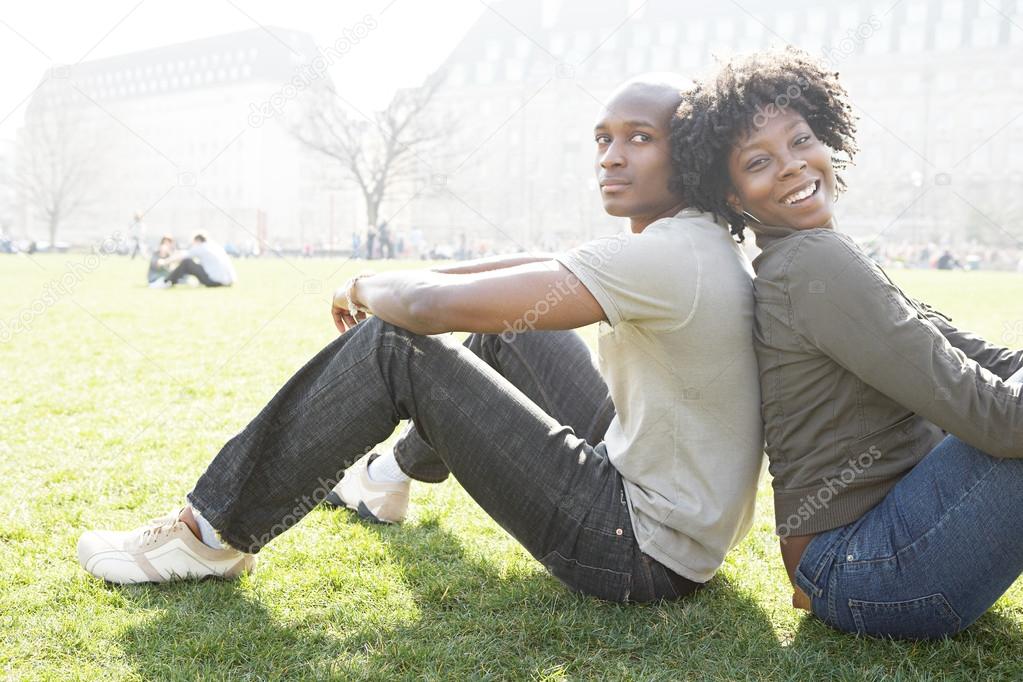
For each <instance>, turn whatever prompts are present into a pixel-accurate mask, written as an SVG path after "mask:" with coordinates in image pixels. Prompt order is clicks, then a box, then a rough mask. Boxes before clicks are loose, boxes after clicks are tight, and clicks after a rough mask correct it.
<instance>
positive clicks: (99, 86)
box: [0, 0, 1023, 264]
mask: <svg viewBox="0 0 1023 682" xmlns="http://www.w3.org/2000/svg"><path fill="white" fill-rule="evenodd" d="M438 20H443V18H442V17H439V18H438ZM785 44H793V45H797V46H800V47H802V48H804V49H806V50H808V51H810V52H811V53H813V54H815V55H818V56H819V57H820V58H821V59H823V60H825V61H826V62H827V63H829V64H830V65H831V66H833V68H835V69H836V70H837V71H840V72H841V74H842V76H843V78H844V81H845V83H846V85H847V87H848V89H849V91H850V95H851V98H852V101H853V103H854V107H855V109H856V112H857V113H858V114H859V116H860V146H861V149H862V152H861V154H860V156H859V157H858V159H857V165H856V166H855V167H854V168H852V169H850V170H849V171H847V173H846V179H847V181H848V183H849V186H850V188H851V189H850V191H849V193H848V195H847V196H846V197H845V199H844V200H843V203H842V209H841V218H842V222H843V229H845V230H847V231H849V232H850V233H852V234H853V235H854V236H856V237H857V238H858V239H860V240H861V241H864V242H868V243H875V244H876V248H877V249H878V250H879V253H880V252H884V254H883V255H886V256H887V257H889V258H896V259H899V260H904V261H906V262H907V263H914V262H916V261H920V260H921V259H927V258H932V257H933V256H935V255H937V251H938V250H939V249H941V248H943V247H945V246H957V247H959V246H963V245H967V244H969V245H970V247H969V248H971V249H973V250H977V251H985V255H984V258H985V261H991V262H992V263H994V264H998V262H999V259H1000V255H999V253H1000V252H1003V251H1004V252H1005V254H1006V255H1005V258H1004V260H1005V261H1006V264H1008V262H1009V261H1010V260H1011V261H1012V263H1013V264H1015V262H1016V261H1018V256H1011V255H1009V252H1010V251H1012V250H1013V249H1019V248H1020V247H1021V243H1020V238H1021V235H1023V213H1021V210H1020V209H1021V206H1020V198H1019V197H1020V191H1019V190H1020V187H1021V185H1020V182H1021V181H1023V156H1020V155H1017V154H1015V153H1013V151H1014V150H1015V149H1017V148H1023V146H1021V143H1023V0H899V1H896V0H841V1H840V0H818V2H815V3H812V4H810V5H807V6H805V7H797V6H794V5H791V4H787V3H778V2H771V1H768V0H743V1H742V2H741V3H735V2H728V3H717V4H714V3H707V2H697V1H695V0H649V1H647V2H638V1H635V0H634V1H631V2H620V1H618V2H615V1H612V0H593V1H589V2H584V1H583V0H503V1H499V2H492V3H489V5H488V7H487V9H485V10H484V11H482V13H481V15H480V18H479V20H478V21H477V22H476V24H475V25H474V26H473V27H472V28H471V29H470V30H469V31H468V32H467V34H466V35H465V36H464V37H463V39H462V40H461V41H460V42H459V43H458V44H457V45H454V46H453V48H452V50H451V52H450V55H449V56H448V58H447V59H446V60H445V61H444V63H443V64H441V65H439V68H438V69H437V75H438V76H442V77H443V79H444V81H443V82H444V84H443V86H442V88H441V89H440V90H439V91H438V93H437V94H436V96H435V97H434V98H433V101H432V103H431V106H430V108H429V110H428V113H427V115H426V116H425V118H424V121H423V123H424V125H428V127H429V128H430V129H431V131H432V133H433V134H434V137H435V138H436V144H434V145H432V146H430V147H428V148H423V149H421V150H417V152H416V153H415V155H414V156H415V166H416V170H417V173H416V176H415V179H414V180H413V181H411V182H407V183H402V184H400V185H396V186H394V187H392V188H390V189H389V192H388V195H387V197H386V198H385V199H384V201H383V204H382V207H381V211H380V215H381V220H386V221H387V222H388V223H389V225H390V229H391V230H392V232H393V233H394V234H395V235H397V236H398V237H400V238H401V240H402V242H403V243H404V244H406V245H414V246H415V248H414V249H412V250H411V251H412V252H413V255H419V254H420V253H423V252H426V251H428V250H429V249H430V248H433V247H437V248H438V249H439V251H438V252H439V253H463V254H468V253H473V254H475V253H479V252H486V251H508V250H515V249H534V248H547V249H556V248H561V247H564V246H567V245H569V244H571V243H575V242H578V241H579V240H580V239H584V238H587V237H592V236H595V235H597V234H603V233H607V232H610V231H613V230H615V229H618V228H619V227H620V223H618V222H617V221H615V220H613V219H610V218H608V217H607V216H605V215H604V214H603V211H602V210H601V205H600V201H599V196H598V193H597V185H596V181H595V177H594V172H593V162H594V143H593V139H592V134H591V128H592V123H593V121H594V120H595V117H596V115H597V113H598V111H599V110H600V108H601V106H602V102H603V101H605V100H606V98H607V97H608V95H609V94H610V93H611V91H612V89H613V88H614V87H615V85H616V84H618V83H619V82H620V81H622V80H623V79H625V78H627V77H628V76H631V75H635V74H640V73H643V72H649V71H674V72H680V73H682V74H684V75H686V76H689V77H697V76H699V75H701V74H703V73H704V72H705V71H706V70H708V69H709V68H710V67H711V66H712V65H713V63H714V58H715V57H716V56H720V57H724V56H728V55H730V54H732V53H734V52H749V51H752V50H758V49H762V48H766V47H769V46H781V45H785ZM317 55H320V56H322V55H323V48H322V47H318V46H317V45H315V44H314V42H313V40H312V39H311V38H310V37H309V36H308V35H307V34H305V33H302V32H298V31H289V30H285V29H276V28H274V29H272V30H260V29H254V30H252V31H248V32H242V33H236V34H231V35H225V36H221V37H217V38H210V39H204V40H198V41H194V42H190V43H185V44H180V45H173V46H169V47H162V48H156V49H152V50H148V51H145V52H138V53H134V54H126V55H122V56H119V57H114V58H110V59H103V60H97V61H92V62H84V63H81V64H78V65H75V66H73V67H68V68H66V69H58V70H56V72H55V73H50V74H47V75H46V77H45V78H44V79H43V82H42V85H41V86H40V88H39V89H38V90H37V91H36V93H35V95H34V96H33V98H32V101H31V104H30V106H29V107H28V110H27V112H26V117H25V124H24V126H23V128H22V130H21V133H20V134H19V141H18V154H17V156H18V168H19V169H24V168H25V167H26V162H27V160H31V159H32V158H33V157H38V156H39V153H40V152H39V147H40V145H45V144H46V142H45V140H46V139H47V136H46V135H44V134H41V133H40V132H39V131H45V130H47V126H50V129H59V128H60V126H61V125H65V126H72V125H73V127H74V129H75V131H76V132H75V133H74V135H73V137H75V139H77V140H79V142H81V143H82V144H81V147H82V148H83V149H85V152H86V154H87V157H88V159H89V162H88V163H87V164H86V167H87V168H88V173H87V176H88V178H87V179H88V181H89V182H85V183H84V185H83V186H86V187H88V189H89V191H88V192H85V193H86V194H87V195H88V200H83V204H82V208H81V209H80V210H76V211H75V213H74V215H73V216H70V217H68V218H67V220H66V222H65V224H64V226H62V227H61V232H60V236H59V237H58V239H65V240H68V241H75V240H81V239H82V238H83V237H84V236H87V235H94V234H109V233H110V232H111V231H113V229H114V228H116V227H118V226H122V227H124V229H127V226H129V225H130V222H131V217H132V215H133V214H134V213H136V212H142V213H144V214H145V223H146V224H147V225H148V229H149V234H148V237H149V238H150V240H152V239H155V238H156V237H157V236H158V234H159V233H161V232H166V231H171V232H176V233H178V234H179V235H180V236H187V233H188V232H190V231H191V230H192V229H193V228H199V227H202V228H205V229H208V230H211V231H213V232H215V233H218V234H219V235H220V238H221V239H222V240H224V241H230V242H233V243H235V244H237V245H239V246H242V245H245V244H249V245H254V244H257V243H260V242H262V243H268V244H271V245H275V246H285V247H289V248H303V247H306V248H308V246H309V245H315V246H316V247H317V248H321V249H323V248H334V249H338V248H342V247H344V248H347V247H349V246H350V245H351V244H352V243H353V242H352V236H353V235H361V234H362V232H363V231H364V230H365V229H366V227H367V225H366V222H367V221H366V217H365V216H366V211H365V206H364V205H363V202H362V199H361V197H360V195H359V194H358V193H357V192H356V191H355V188H354V185H353V184H352V182H351V179H350V178H346V177H345V173H343V172H341V171H340V170H339V169H338V168H337V164H336V163H334V162H333V161H332V160H331V159H330V158H328V157H326V156H325V155H323V154H318V153H316V152H313V151H311V150H309V149H308V148H304V147H303V146H302V145H301V144H299V143H298V142H297V141H296V139H295V136H294V135H293V134H291V132H290V126H291V125H292V123H293V121H294V120H295V117H296V116H301V115H303V113H302V107H305V106H308V102H306V101H305V100H303V98H301V97H298V96H289V93H288V92H287V90H286V88H287V84H288V83H289V82H291V80H292V79H293V78H294V77H295V74H297V73H300V72H302V70H308V68H309V64H310V63H312V62H313V60H314V59H315V58H316V56H317ZM321 85H336V86H337V87H338V88H339V89H340V90H341V91H343V89H344V84H343V83H337V84H332V83H331V82H330V78H329V76H324V77H323V82H322V83H321ZM290 94H291V95H294V92H292V93H290ZM271 102H276V103H278V104H279V105H280V106H277V105H276V104H275V105H274V106H269V107H268V106H267V105H268V103H271ZM69 111H71V112H78V114H76V115H75V116H73V117H69V116H68V115H67V112H69ZM62 118H63V119H68V118H71V119H73V123H70V122H68V121H67V120H65V121H63V122H62V120H61V119H62ZM50 137H51V138H52V135H51V136H50ZM50 144H52V140H51V142H50ZM6 153H7V155H8V156H7V158H9V155H10V150H7V151H6ZM63 153H64V154H65V155H66V156H69V157H74V154H73V153H71V152H70V151H65V152H63ZM4 159H5V150H4V149H3V148H2V147H0V166H2V164H3V163H4ZM8 163H9V161H8ZM20 173H21V171H19V174H20ZM4 201H5V200H4V196H3V194H2V193H0V221H2V215H3V208H2V207H3V205H4ZM7 201H8V202H9V201H10V198H9V197H8V199H7ZM17 203H18V206H19V208H18V211H17V213H16V214H15V215H16V218H15V219H14V220H13V227H12V229H13V230H14V231H15V232H18V231H19V230H20V231H22V232H24V233H32V234H38V235H40V238H45V231H46V223H47V217H46V215H45V211H41V210H40V209H39V207H38V205H37V204H38V202H36V205H33V201H32V200H31V197H29V196H28V195H27V194H26V193H25V191H24V190H22V191H20V192H19V195H18V202H17ZM406 251H409V249H406Z"/></svg>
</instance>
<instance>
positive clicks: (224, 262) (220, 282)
mask: <svg viewBox="0 0 1023 682" xmlns="http://www.w3.org/2000/svg"><path fill="white" fill-rule="evenodd" d="M178 260H179V262H178V265H177V267H175V268H174V269H173V270H172V271H171V273H170V274H169V275H167V277H166V278H164V279H159V280H156V281H155V282H153V283H152V284H150V286H151V287H153V288H167V287H172V286H174V285H175V284H177V283H178V282H179V281H180V280H181V278H182V277H184V276H185V275H193V276H195V278H196V279H198V280H199V283H200V284H202V285H203V286H204V287H229V286H231V285H232V284H234V283H235V282H236V281H237V280H238V275H237V274H236V273H235V271H234V265H232V264H231V258H230V257H229V256H228V255H227V252H226V251H224V248H223V247H222V246H221V245H220V244H217V243H216V242H214V241H211V240H209V239H208V238H207V237H206V234H205V233H203V232H197V233H196V235H195V236H194V237H193V238H192V246H191V248H189V249H188V251H185V252H184V253H181V254H179V255H178Z"/></svg>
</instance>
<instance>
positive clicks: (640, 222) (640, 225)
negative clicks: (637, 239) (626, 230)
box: [629, 202, 686, 234]
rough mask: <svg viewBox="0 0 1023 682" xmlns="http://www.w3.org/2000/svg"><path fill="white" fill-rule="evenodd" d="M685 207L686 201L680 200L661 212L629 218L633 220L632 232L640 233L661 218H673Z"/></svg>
mask: <svg viewBox="0 0 1023 682" xmlns="http://www.w3.org/2000/svg"><path fill="white" fill-rule="evenodd" d="M684 208H686V205H685V204H684V203H681V202H679V203H678V204H675V205H674V206H672V207H671V208H669V209H666V210H664V211H661V212H660V213H657V214H655V215H653V216H643V217H640V216H633V217H632V218H630V219H629V220H630V221H631V228H632V232H633V233H634V234H639V233H640V232H642V231H643V230H645V229H646V228H648V227H650V226H651V225H653V224H654V223H656V222H657V221H658V220H660V219H661V218H671V217H672V216H674V215H677V214H678V212H679V211H681V210H683V209H684Z"/></svg>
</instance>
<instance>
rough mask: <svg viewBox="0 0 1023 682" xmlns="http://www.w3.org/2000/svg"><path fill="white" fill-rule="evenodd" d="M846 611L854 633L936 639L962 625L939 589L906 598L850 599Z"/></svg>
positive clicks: (955, 631)
mask: <svg viewBox="0 0 1023 682" xmlns="http://www.w3.org/2000/svg"><path fill="white" fill-rule="evenodd" d="M849 611H850V612H851V613H852V618H853V622H854V623H855V624H856V632H857V634H860V635H871V636H873V637H893V638H895V639H940V638H942V637H949V636H951V635H954V634H956V633H957V632H959V630H960V629H961V628H962V619H961V618H959V614H957V613H956V612H955V609H953V608H952V605H951V604H949V603H948V600H947V599H946V598H945V595H943V594H941V593H936V594H931V595H928V596H926V597H919V598H917V599H909V600H907V601H890V602H876V601H861V600H859V599H850V600H849Z"/></svg>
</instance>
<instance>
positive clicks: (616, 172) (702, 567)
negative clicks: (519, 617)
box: [78, 79, 763, 601]
mask: <svg viewBox="0 0 1023 682" xmlns="http://www.w3.org/2000/svg"><path fill="white" fill-rule="evenodd" d="M678 102H679V89H678V87H677V86H673V85H671V84H668V83H665V82H664V81H663V80H658V81H653V80H652V79H648V80H646V81H633V82H630V83H627V84H626V85H624V86H623V87H621V88H620V89H619V90H618V91H617V92H616V93H615V95H614V96H613V98H612V100H611V101H610V102H609V104H608V105H607V108H606V109H605V110H604V111H602V112H601V116H600V120H599V121H598V124H597V127H596V130H595V143H596V144H595V147H596V171H597V174H598V177H599V181H600V186H601V195H602V197H603V201H604V207H605V210H606V211H607V212H608V213H609V214H611V215H614V216H619V217H627V218H628V219H629V223H630V230H629V231H628V232H625V233H622V234H619V235H616V236H615V237H610V238H606V239H600V240H596V241H594V242H590V243H588V244H585V245H583V246H582V247H579V248H578V249H575V250H573V251H570V252H567V253H564V254H560V255H558V256H556V257H553V258H552V257H549V256H517V257H512V258H499V259H490V260H483V261H476V262H474V263H467V264H463V265H460V266H457V267H454V268H450V269H447V270H444V271H407V272H390V273H385V274H379V275H370V276H361V277H356V278H353V279H352V280H350V281H349V282H348V283H347V284H346V285H345V286H344V287H342V288H341V289H339V290H338V291H337V293H336V294H335V299H334V305H333V308H332V311H331V313H332V316H333V318H334V322H335V325H336V326H337V328H338V330H339V331H340V332H342V335H341V336H340V337H339V338H338V339H337V340H335V341H334V342H332V343H331V344H330V345H328V346H327V347H326V348H324V349H323V350H322V351H321V352H320V353H319V354H318V355H316V357H314V358H313V359H312V360H311V361H310V362H309V363H308V364H306V366H305V367H303V368H302V369H301V370H299V372H298V373H297V374H295V375H294V376H293V377H292V378H291V379H290V380H289V381H288V382H287V384H285V386H284V387H283V388H282V389H281V390H280V391H279V392H278V394H277V395H276V396H275V397H274V398H273V400H271V401H270V403H269V404H268V405H267V406H266V407H265V408H264V409H263V410H262V411H261V412H260V414H259V415H258V416H257V417H256V418H255V419H254V420H253V421H252V422H251V423H250V424H249V425H248V426H247V427H246V428H245V429H244V430H243V431H242V432H241V433H240V434H239V435H237V436H236V437H234V438H233V439H231V440H230V441H229V442H228V443H227V444H226V445H225V446H224V448H223V449H222V450H221V451H220V453H219V454H218V455H217V457H216V458H215V459H214V460H213V462H212V463H211V464H210V466H209V468H208V469H207V471H206V473H205V474H203V476H202V477H200V479H199V481H198V483H197V484H196V486H195V488H194V489H193V490H192V492H191V493H190V494H189V495H188V500H189V503H188V505H186V506H185V507H184V508H182V509H181V510H180V511H177V512H174V513H171V514H169V515H168V516H166V517H164V518H162V519H158V520H156V521H155V522H152V523H151V524H149V525H147V526H143V527H141V528H139V529H137V530H135V531H129V532H110V531H90V532H86V533H84V534H83V535H82V537H81V539H80V541H79V545H78V556H79V560H80V562H81V563H82V565H83V566H84V567H85V568H86V570H88V571H89V572H91V573H92V574H94V575H96V576H99V577H101V578H104V579H106V580H108V581H112V582H162V581H165V580H169V579H171V578H175V577H189V578H200V577H204V576H211V575H212V576H219V577H225V578H231V577H235V576H237V575H239V574H241V573H243V572H246V571H249V570H251V569H252V568H253V566H254V563H255V557H254V554H255V553H256V552H258V551H259V550H260V549H261V548H262V547H263V546H264V545H265V544H266V543H267V542H269V541H270V540H271V539H273V538H274V537H275V536H276V535H278V534H280V533H281V532H284V531H285V530H287V529H288V528H289V527H290V526H291V525H293V524H294V523H295V522H297V520H298V519H300V518H301V517H302V516H304V515H305V514H306V513H307V512H308V511H309V510H310V509H311V508H312V507H313V506H315V505H316V503H318V502H319V501H320V500H322V499H323V498H324V497H325V496H326V495H327V494H328V493H329V491H330V490H331V488H332V487H333V486H334V485H335V484H336V483H337V480H338V479H339V478H340V476H341V475H342V471H343V470H344V469H345V468H347V467H349V466H351V465H352V464H353V463H354V462H355V460H356V459H359V461H358V464H356V465H355V467H354V468H353V469H352V470H351V471H350V473H349V476H351V477H352V478H353V479H361V481H362V484H361V486H356V487H354V488H353V489H352V490H347V489H345V490H344V491H342V492H343V495H344V503H345V504H348V505H351V506H354V507H355V508H357V509H363V508H364V509H365V510H366V514H369V515H379V514H381V513H382V512H381V507H380V506H379V505H377V504H376V502H375V501H374V500H372V499H370V497H371V495H370V494H371V493H373V492H379V491H371V490H370V486H369V485H368V483H367V481H370V480H371V479H372V478H373V477H377V478H379V476H381V475H382V476H384V477H385V478H388V477H389V478H391V479H394V478H398V477H401V476H407V475H411V476H414V477H416V478H419V479H421V480H426V481H431V480H434V481H435V480H439V479H442V478H444V477H445V476H447V475H448V474H449V473H450V474H452V475H454V476H455V478H456V479H457V480H458V481H459V483H461V485H462V487H463V488H464V489H465V490H466V491H467V492H468V493H469V494H470V495H471V496H472V497H473V499H475V500H476V501H477V502H478V503H479V504H480V506H481V507H483V509H484V510H485V511H486V512H487V513H488V514H490V515H491V517H493V518H494V519H495V520H496V521H497V522H498V523H499V524H500V525H501V526H502V527H504V528H505V530H507V531H508V532H509V533H510V534H511V535H512V536H514V537H515V538H516V539H517V540H518V541H519V542H521V543H522V544H523V546H524V547H525V548H526V549H527V550H528V551H529V552H530V553H531V554H532V555H533V556H534V557H536V558H537V559H538V560H539V561H540V562H541V563H542V564H543V566H544V567H545V568H546V569H547V570H548V571H549V572H550V573H551V574H552V575H554V576H555V577H556V578H558V579H559V580H561V581H562V582H563V583H564V584H566V585H567V586H568V587H569V588H571V589H573V590H576V591H579V592H582V593H585V594H589V595H592V596H596V597H599V598H602V599H606V600H611V601H653V600H660V599H675V598H679V597H682V596H685V595H687V594H690V593H692V592H693V591H694V590H695V589H697V588H698V587H699V586H700V585H701V584H702V583H704V582H705V581H707V580H709V579H710V577H711V576H712V575H713V574H714V572H715V571H716V570H717V568H718V567H719V566H720V564H721V562H722V560H723V558H724V555H725V553H726V552H727V551H728V550H729V549H730V548H731V547H733V546H734V545H735V544H736V543H737V542H738V541H739V540H740V539H741V538H742V537H743V536H744V534H745V533H746V531H747V530H748V529H749V527H750V524H751V522H752V514H753V501H754V497H755V492H756V482H757V477H758V475H759V472H760V468H761V464H762V460H763V454H762V432H761V425H760V396H759V391H758V388H757V387H758V381H757V367H756V359H755V357H754V354H753V348H752V342H751V338H752V315H753V299H752V270H751V268H750V264H749V262H748V261H747V260H746V259H745V257H744V256H743V255H742V252H741V250H740V249H739V248H738V246H737V245H736V243H735V242H734V241H733V240H732V239H731V238H730V237H729V235H728V231H727V229H726V228H724V227H722V226H721V225H719V224H717V223H715V222H714V221H713V220H711V219H710V218H709V217H708V216H707V215H705V214H701V213H699V212H697V211H693V210H689V209H686V208H685V207H684V206H683V205H682V204H681V202H680V200H679V197H678V196H677V195H676V194H674V193H673V192H672V191H671V190H670V189H669V187H668V180H669V177H670V176H671V175H672V163H671V158H670V154H669V149H670V139H669V138H670V124H671V119H672V116H673V114H674V111H675V108H676V106H677V104H678ZM367 313H369V314H371V315H372V316H373V317H371V318H368V319H367ZM597 322H600V323H601V332H602V333H601V336H600V340H599V354H600V371H598V370H597V369H596V368H595V367H594V365H593V361H592V358H591V356H590V354H589V352H588V350H587V349H586V347H585V345H584V344H583V343H582V342H581V341H580V339H579V337H578V336H577V335H575V334H574V333H572V332H569V331H556V330H568V329H573V328H576V327H581V326H584V325H589V324H593V323H597ZM545 330H548V331H545ZM448 331H469V332H473V335H472V336H471V337H470V338H469V340H468V341H467V343H466V346H467V347H463V346H460V345H458V344H457V343H454V342H453V341H452V340H451V339H450V337H449V336H443V337H436V336H428V335H432V334H440V333H443V332H448ZM401 419H409V420H411V421H412V423H413V424H414V427H411V428H410V429H409V430H408V431H406V433H405V435H404V437H403V438H402V440H401V442H400V443H399V445H398V446H397V447H396V448H395V450H394V451H393V452H391V453H385V454H384V455H382V456H380V457H373V456H372V455H370V456H364V457H361V458H360V455H364V454H365V453H367V452H369V451H370V450H371V449H372V448H374V447H376V446H377V445H378V444H379V443H380V442H382V441H383V440H385V439H386V438H387V437H388V436H390V435H391V433H392V432H393V429H394V427H395V426H396V425H397V423H398V422H399V420H401ZM370 469H372V472H371V471H370ZM396 472H397V476H396V475H395V474H396ZM395 485H398V486H399V487H401V486H405V485H407V480H404V481H398V482H397V483H396V484H395ZM397 494H398V495H402V494H407V488H406V489H405V490H404V491H403V490H398V491H397ZM384 495H385V497H386V496H388V495H391V496H392V498H393V494H392V493H390V492H388V491H384ZM374 509H375V510H376V511H374ZM402 513H403V512H402ZM366 514H364V515H366Z"/></svg>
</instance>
